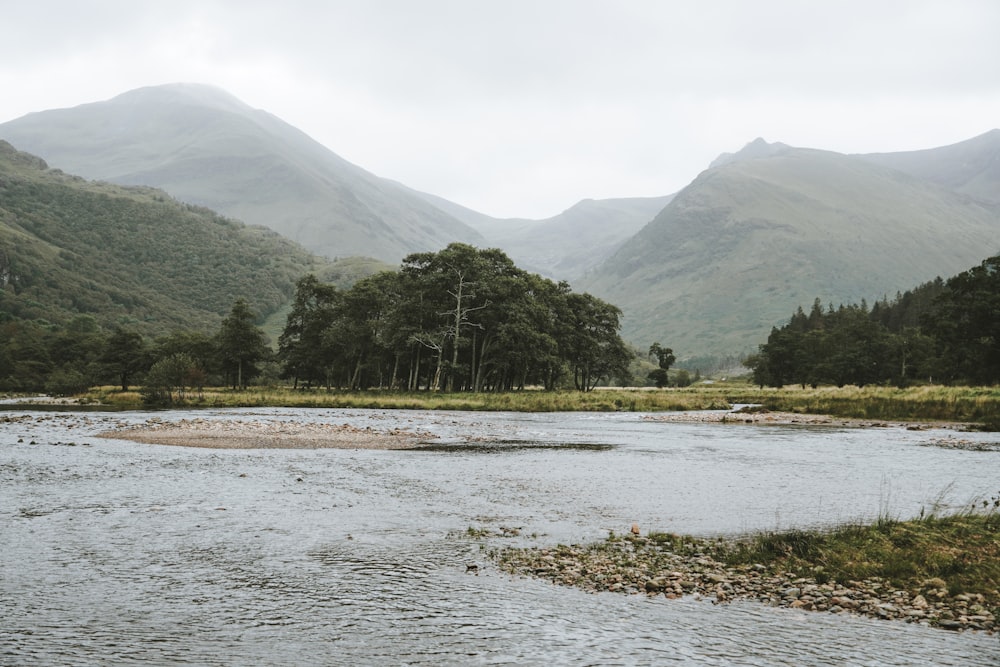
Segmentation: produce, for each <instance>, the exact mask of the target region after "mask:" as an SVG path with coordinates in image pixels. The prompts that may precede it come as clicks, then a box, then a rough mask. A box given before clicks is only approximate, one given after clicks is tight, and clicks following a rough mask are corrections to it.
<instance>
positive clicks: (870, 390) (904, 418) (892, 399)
mask: <svg viewBox="0 0 1000 667" xmlns="http://www.w3.org/2000/svg"><path fill="white" fill-rule="evenodd" d="M76 399H77V400H79V401H80V402H81V403H82V404H88V405H97V404H100V405H106V406H109V407H115V408H119V409H141V408H143V407H146V406H144V405H143V402H142V396H141V394H140V393H139V392H137V391H129V392H122V391H120V390H119V389H116V388H114V387H99V388H95V389H93V390H91V391H89V392H87V393H86V394H83V395H81V396H78V397H76ZM733 405H755V406H760V408H762V409H766V410H768V411H770V412H772V413H783V414H784V413H787V414H791V415H798V416H799V418H800V419H803V418H805V416H807V415H814V416H829V417H831V418H843V419H851V420H855V419H860V420H868V421H872V422H879V421H894V422H907V423H914V424H921V423H924V424H935V425H936V424H938V423H962V424H970V425H972V426H971V427H972V428H977V429H992V430H1000V388H997V387H944V386H940V385H926V386H919V387H908V388H905V389H900V388H896V387H863V388H859V387H818V388H816V389H813V388H804V389H803V388H801V387H782V388H759V387H754V386H750V385H747V384H746V383H745V382H734V381H730V382H718V383H713V384H698V385H695V386H691V387H685V388H675V389H651V388H627V389H598V390H594V391H590V392H581V391H567V390H563V391H542V390H534V389H528V390H524V391H515V392H504V393H492V392H480V393H452V394H448V393H443V392H430V391H422V392H399V391H388V390H378V389H373V390H368V391H353V392H349V391H338V390H325V389H317V388H312V389H291V388H287V387H286V388H282V387H267V388H264V387H260V388H251V389H248V390H243V391H233V390H230V389H225V388H205V389H202V390H198V391H187V392H185V393H184V394H183V396H182V397H181V398H177V399H175V402H174V403H173V404H172V406H171V407H174V408H203V407H204V408H227V407H228V408H235V407H288V408H370V409H395V410H460V411H483V412H682V411H702V410H722V411H726V410H730V409H731V408H732V406H733Z"/></svg>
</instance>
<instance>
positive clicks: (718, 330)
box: [578, 142, 1000, 359]
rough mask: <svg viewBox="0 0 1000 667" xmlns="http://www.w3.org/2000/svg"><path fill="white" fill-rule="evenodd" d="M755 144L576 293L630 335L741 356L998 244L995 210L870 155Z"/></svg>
mask: <svg viewBox="0 0 1000 667" xmlns="http://www.w3.org/2000/svg"><path fill="white" fill-rule="evenodd" d="M773 146H774V147H775V148H774V150H761V149H762V147H761V146H760V145H759V143H758V142H754V143H753V144H750V145H749V146H748V148H749V149H750V150H748V151H747V152H746V153H740V154H736V155H734V156H727V157H726V159H724V160H722V161H721V162H719V163H718V164H719V166H716V167H714V168H710V169H708V170H706V171H705V172H702V174H700V175H699V176H698V177H697V178H696V179H695V180H694V181H693V182H692V183H691V184H690V185H689V186H688V187H686V188H685V189H683V190H682V191H681V192H680V193H678V194H677V195H676V197H675V198H674V199H673V200H672V201H671V202H670V203H669V204H668V205H667V207H666V208H665V209H664V210H663V211H662V212H661V213H660V214H659V215H658V216H657V217H656V218H655V219H654V220H653V221H652V222H651V223H650V224H649V225H647V226H646V227H645V228H643V230H642V231H640V232H639V233H638V234H637V235H635V236H634V237H633V238H632V239H630V240H629V241H628V242H627V243H626V244H625V245H624V246H622V248H621V249H620V250H618V252H616V253H615V254H614V255H613V256H612V257H611V258H610V259H608V260H607V261H606V262H605V263H604V264H603V265H601V266H600V267H599V268H598V269H596V270H595V271H593V272H592V273H590V274H588V275H587V276H586V277H585V278H584V279H583V280H581V281H579V283H578V286H579V287H580V289H584V290H587V291H590V292H592V293H593V294H595V295H597V296H599V297H601V298H603V299H606V300H608V301H611V302H612V303H615V304H617V305H619V306H620V307H621V308H622V309H623V310H624V312H625V319H624V322H623V324H624V331H623V335H624V337H625V338H627V339H629V340H631V341H633V342H634V343H636V344H638V345H640V346H646V345H649V344H650V343H652V342H654V341H659V342H661V343H663V344H664V345H669V346H671V347H672V348H673V349H674V351H675V352H676V353H677V355H678V357H679V358H680V359H685V358H691V357H705V356H713V355H725V354H729V353H736V352H741V351H742V352H749V351H753V350H754V349H756V346H757V345H758V344H759V343H761V342H763V341H764V339H766V337H767V333H768V332H769V330H770V328H771V326H773V325H775V324H781V323H783V322H785V321H786V320H787V318H788V316H789V315H790V314H791V313H792V312H793V311H794V310H795V308H796V307H797V306H799V305H804V306H805V307H807V308H808V306H809V305H810V304H811V303H812V302H813V300H814V299H815V298H816V297H819V298H820V299H821V300H822V301H823V302H824V303H827V302H834V303H840V302H860V301H861V300H862V299H867V300H868V301H869V302H871V301H873V300H874V299H876V298H880V297H881V296H882V295H884V294H889V295H890V296H891V295H893V294H895V293H896V291H897V290H905V289H909V288H911V287H913V286H914V285H917V284H920V283H922V282H925V281H927V280H930V279H933V278H934V277H935V276H938V275H952V274H955V273H958V272H960V271H962V270H964V269H965V268H967V267H968V266H970V265H974V264H977V263H978V262H980V261H981V260H982V259H983V258H984V257H987V256H989V255H992V254H996V252H997V250H998V249H1000V216H998V211H997V207H996V206H993V205H990V204H986V203H983V202H977V201H975V200H972V199H970V198H969V197H967V196H964V195H961V194H957V193H954V192H952V191H950V190H947V189H945V188H941V187H937V186H934V185H932V184H929V183H927V182H926V181H922V180H918V179H916V178H914V177H912V176H909V175H906V174H904V173H902V172H899V171H896V170H893V169H889V168H887V167H883V166H879V165H876V164H873V163H871V162H870V161H867V160H865V159H861V158H857V157H849V156H845V155H841V154H838V153H831V152H825V151H818V150H809V149H800V148H792V147H788V146H782V145H773Z"/></svg>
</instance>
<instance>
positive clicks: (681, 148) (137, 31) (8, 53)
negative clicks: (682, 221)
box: [0, 0, 1000, 218]
mask: <svg viewBox="0 0 1000 667" xmlns="http://www.w3.org/2000/svg"><path fill="white" fill-rule="evenodd" d="M0 22H2V35H3V38H2V39H0V122H3V121H6V120H11V119H14V118H17V117H19V116H22V115H24V114H26V113H29V112H31V111H41V110H44V109H52V108H62V107H70V106H76V105H78V104H84V103H87V102H95V101H99V100H105V99H109V98H111V97H114V96H115V95H118V94H119V93H123V92H125V91H127V90H131V89H133V88H139V87H142V86H149V85H157V84H164V83H174V82H182V81H183V82H197V83H208V84H213V85H216V86H219V87H221V88H224V89H226V90H228V91H229V92H231V93H233V94H234V95H236V96H237V97H239V98H240V99H242V100H243V101H244V102H246V103H248V104H250V105H251V106H253V107H257V108H261V109H264V110H266V111H269V112H271V113H273V114H275V115H277V116H279V117H280V118H282V119H284V120H285V121H287V122H289V123H291V124H292V125H295V126H296V127H298V128H300V129H301V130H303V131H304V132H306V133H307V134H309V135H311V136H312V137H313V138H315V139H316V140H318V141H319V142H321V143H322V144H324V145H325V146H327V147H328V148H329V149H331V150H332V151H334V152H335V153H337V154H339V155H340V156H341V157H343V158H345V159H347V160H349V161H351V162H353V163H355V164H357V165H359V166H361V167H363V168H365V169H367V170H369V171H372V172H374V173H376V174H378V175H380V176H385V177H388V178H392V179H395V180H398V181H401V182H403V183H405V184H406V185H408V186H410V187H413V188H417V189H419V190H424V191H426V192H431V193H433V194H436V195H440V196H442V197H445V198H447V199H450V200H452V201H455V202H457V203H460V204H463V205H465V206H468V207H470V208H473V209H475V210H478V211H481V212H483V213H487V214H489V215H493V216H497V217H510V216H519V217H531V218H545V217H548V216H551V215H554V214H556V213H558V212H560V211H562V210H564V209H566V208H568V207H569V206H571V205H572V204H574V203H576V202H577V201H579V200H580V199H584V198H588V197H589V198H595V199H599V198H608V197H635V196H656V195H665V194H669V193H671V192H675V191H677V190H678V189H680V188H682V187H684V186H685V185H686V184H687V183H689V182H690V181H691V180H692V179H693V178H694V177H695V176H697V174H698V172H700V171H701V170H702V169H704V168H705V167H706V166H707V165H708V163H709V162H710V161H711V160H713V159H714V158H715V157H716V156H717V155H718V154H719V153H722V152H733V151H736V150H738V149H740V148H741V147H742V146H743V145H744V144H746V143H747V142H749V141H751V140H753V139H754V138H756V137H758V136H762V137H764V138H765V139H767V140H768V141H782V142H784V143H787V144H792V145H795V146H808V147H812V148H823V149H828V150H835V151H839V152H845V153H851V152H876V151H898V150H912V149H918V148H929V147H933V146H940V145H946V144H950V143H954V142H957V141H961V140H963V139H967V138H970V137H973V136H975V135H978V134H981V133H983V132H985V131H987V130H990V129H992V128H995V127H1000V2H997V0H981V1H977V0H939V1H935V2H930V1H927V2H923V1H920V0H838V1H837V2H809V1H807V0H787V1H778V2H775V1H770V0H755V1H742V0H717V1H713V0H690V1H688V2H671V1H668V0H635V1H629V0H617V1H610V0H609V1H606V2H599V1H596V0H525V1H522V0H502V1H500V0H488V1H487V0H483V1H477V0H453V1H448V0H353V1H350V2H348V1H346V0H345V1H340V0H328V1H321V0H314V1H309V0H282V1H280V2H277V1H275V0H266V1H259V2H258V1H256V0H233V1H231V2H222V1H214V2H213V1H211V0H170V1H169V2H167V1H163V2H160V1H152V0H151V1H149V2H145V1H143V2H137V1H136V0H120V1H117V0H103V1H101V0H97V1H91V2H88V1H86V0H65V1H63V2H55V1H50V0H32V1H31V2H20V1H16V0H0Z"/></svg>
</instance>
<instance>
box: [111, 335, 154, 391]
mask: <svg viewBox="0 0 1000 667" xmlns="http://www.w3.org/2000/svg"><path fill="white" fill-rule="evenodd" d="M145 361H146V349H145V344H144V343H143V340H142V335H141V334H138V333H136V332H134V331H125V330H123V329H116V330H115V332H114V333H113V334H111V336H110V337H109V338H108V339H107V341H106V342H105V345H104V353H103V354H102V355H101V362H102V363H104V364H105V365H106V366H107V368H108V369H109V371H110V372H111V373H113V374H114V375H115V376H116V377H117V378H118V382H119V384H121V388H122V391H128V388H129V385H130V384H131V380H132V376H133V375H134V374H135V373H137V372H139V371H141V370H142V369H143V367H144V365H145Z"/></svg>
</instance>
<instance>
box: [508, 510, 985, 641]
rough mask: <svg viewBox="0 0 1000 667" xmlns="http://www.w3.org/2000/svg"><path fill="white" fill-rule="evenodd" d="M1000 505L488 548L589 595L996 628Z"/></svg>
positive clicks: (525, 570)
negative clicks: (842, 521) (774, 527)
mask: <svg viewBox="0 0 1000 667" xmlns="http://www.w3.org/2000/svg"><path fill="white" fill-rule="evenodd" d="M998 506H1000V500H998V498H997V497H994V498H992V499H990V500H987V501H985V506H977V507H976V508H975V509H971V508H970V510H969V511H967V512H964V513H961V514H957V515H953V516H944V517H939V516H930V517H923V518H920V519H914V520H911V521H896V520H889V519H882V520H880V521H878V522H876V523H875V524H872V525H847V526H842V527H839V528H836V529H834V530H828V531H801V530H793V531H786V532H781V533H760V534H757V535H753V536H749V537H746V538H741V539H735V540H728V539H726V540H723V539H714V540H713V539H700V538H693V537H688V536H680V535H674V534H668V533H655V532H654V533H650V534H649V535H648V536H645V537H639V536H635V535H631V534H629V535H627V536H625V537H621V536H616V535H611V536H609V537H608V539H606V540H604V541H602V542H598V543H595V544H591V545H586V546H558V547H554V548H506V549H501V550H496V551H493V552H491V555H492V556H493V558H494V559H495V560H496V562H497V564H498V565H499V567H500V568H501V569H502V570H504V571H507V572H510V573H512V574H520V575H527V576H533V577H541V578H546V579H549V580H551V581H553V582H554V583H557V584H561V585H568V586H575V587H579V588H583V589H585V590H589V591H595V592H596V591H609V592H623V593H633V594H636V593H644V594H651V595H665V596H666V597H668V598H677V597H682V596H684V595H696V596H701V597H709V598H711V599H713V600H714V601H715V602H726V601H730V600H735V599H752V600H758V601H761V602H764V603H766V604H770V605H772V606H785V607H793V608H800V609H805V610H810V611H826V612H832V613H844V612H847V613H856V614H861V615H866V616H871V617H876V618H885V619H896V620H905V621H908V622H920V623H926V624H930V625H935V626H938V627H942V628H947V629H954V630H959V629H978V630H988V631H993V630H995V629H996V627H997V625H996V622H997V618H998V617H1000V590H998V589H1000V513H998V512H997V507H998Z"/></svg>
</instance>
